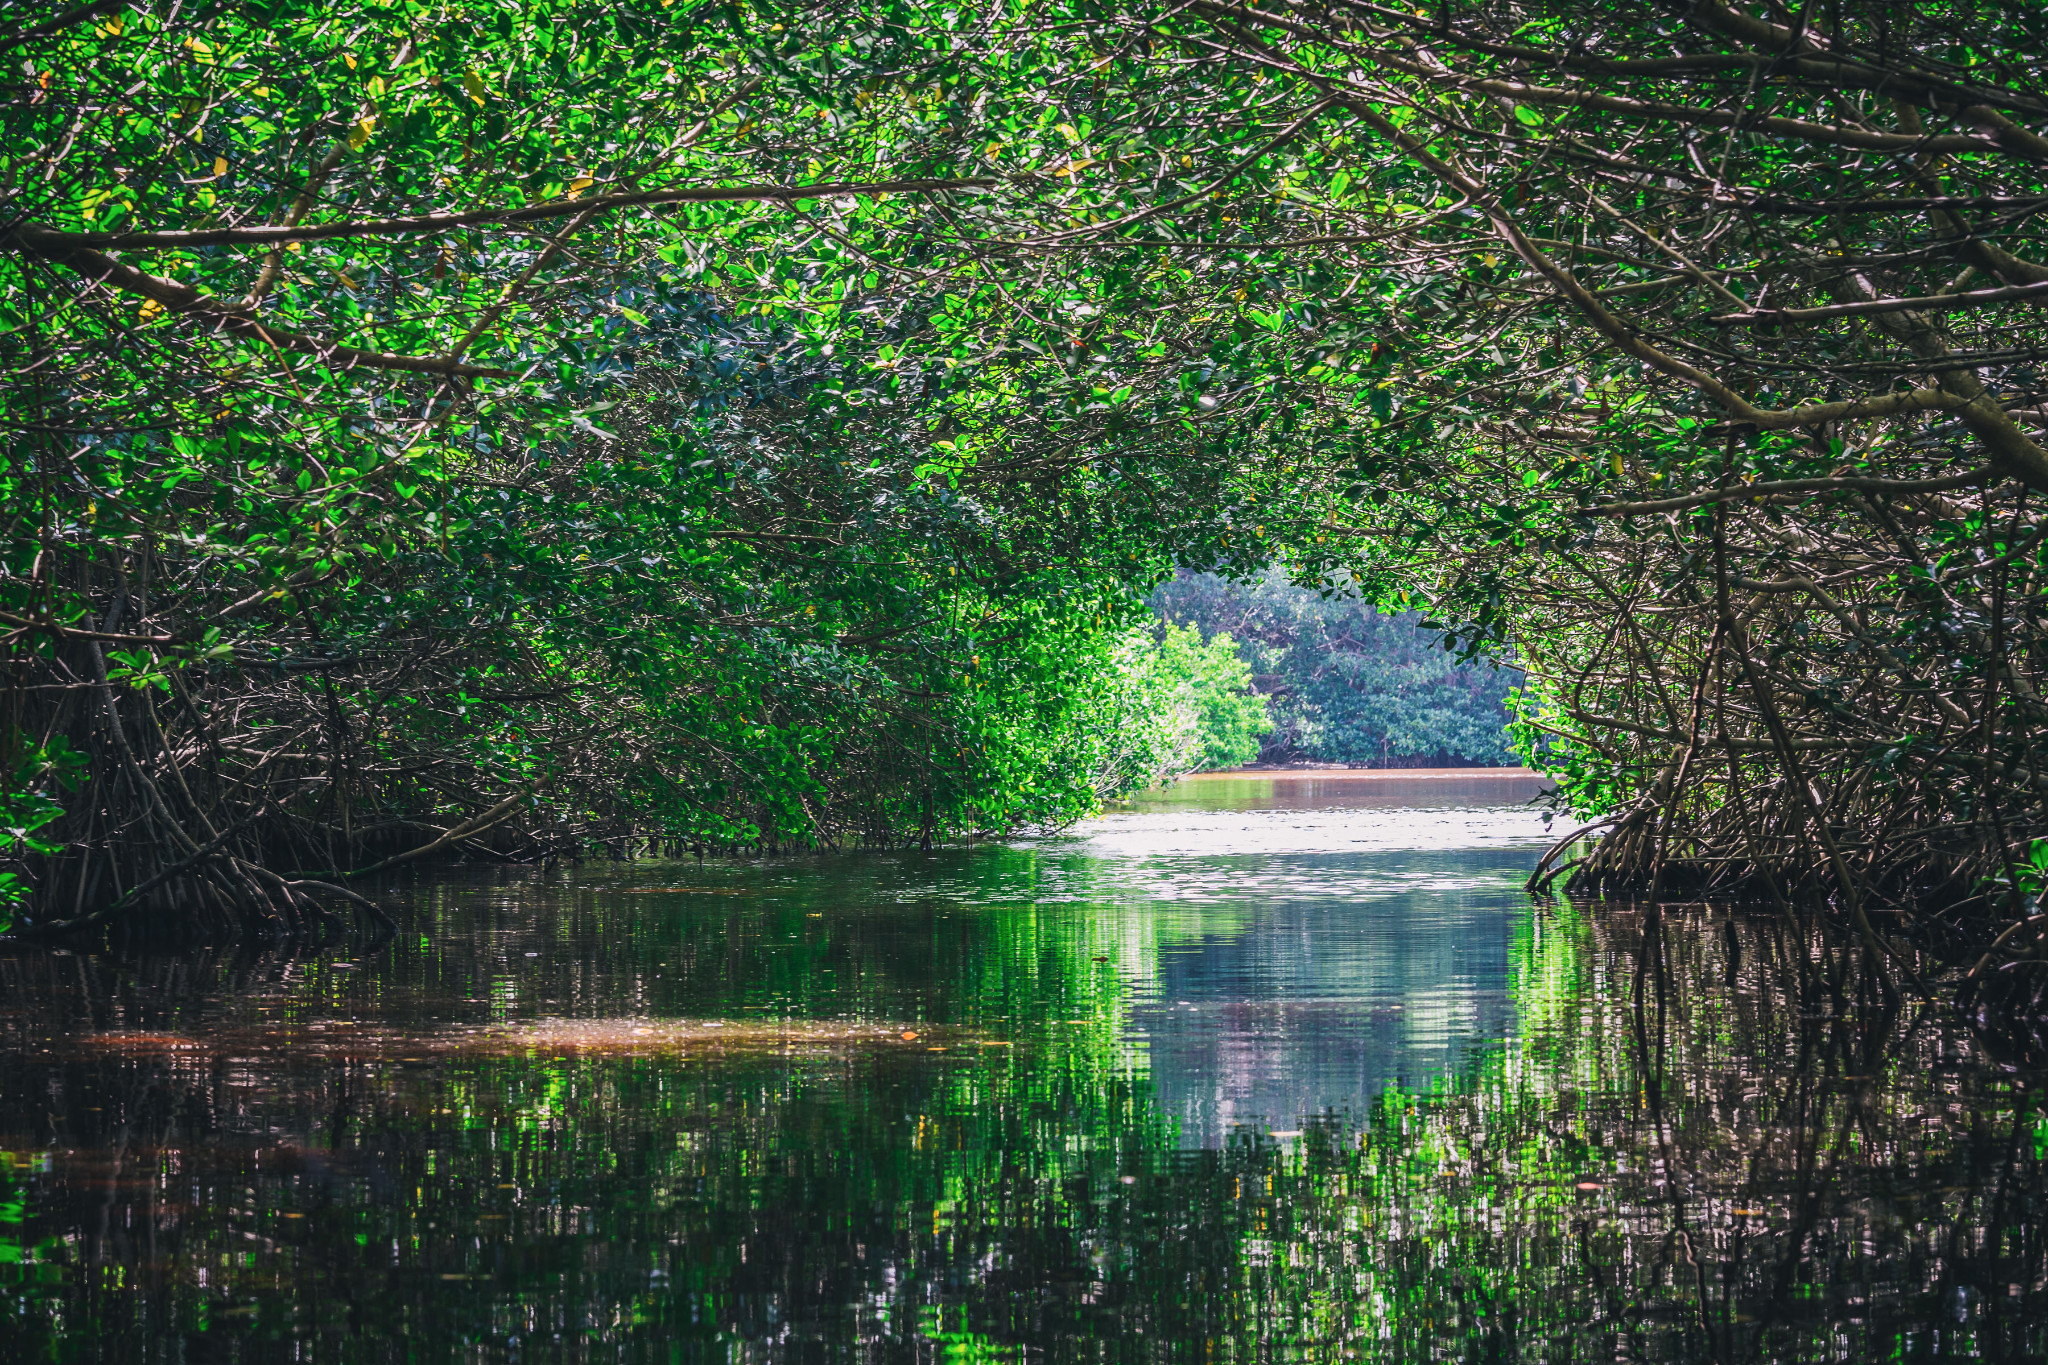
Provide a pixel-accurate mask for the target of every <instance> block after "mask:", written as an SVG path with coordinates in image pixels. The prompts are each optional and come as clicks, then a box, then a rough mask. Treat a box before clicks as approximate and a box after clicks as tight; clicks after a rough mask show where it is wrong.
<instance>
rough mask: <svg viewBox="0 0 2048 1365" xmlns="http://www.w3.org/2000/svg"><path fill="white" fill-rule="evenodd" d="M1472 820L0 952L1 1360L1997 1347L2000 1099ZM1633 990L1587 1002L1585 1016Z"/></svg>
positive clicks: (1510, 810)
mask: <svg viewBox="0 0 2048 1365" xmlns="http://www.w3.org/2000/svg"><path fill="white" fill-rule="evenodd" d="M1533 793H1534V784H1533V782H1531V781H1530V780H1529V779H1526V778H1511V777H1499V776H1487V775H1474V774H1462V775H1460V774H1451V775H1432V776H1387V775H1382V774H1373V775H1348V774H1330V775H1317V776H1314V777H1283V778H1277V779H1276V778H1263V777H1254V778H1198V779H1194V780H1191V781H1189V782H1186V783H1182V784H1180V785H1179V786H1177V787H1175V788H1173V789H1170V790H1168V791H1165V792H1161V793H1154V794H1150V795H1148V796H1147V797H1145V798H1143V799H1141V800H1138V801H1136V802H1133V803H1131V804H1129V805H1128V806H1126V807H1124V808H1121V809H1119V810H1116V811H1113V812H1111V813H1109V814H1107V815H1105V816H1103V817H1101V818H1099V819H1096V820H1092V821H1089V822H1087V823H1086V824H1084V825H1082V826H1080V827H1077V828H1075V829H1073V830H1069V831H1066V832H1064V833H1062V834H1058V835H1052V836H1047V837H1044V838H1037V839H1024V840H1018V841H1015V842H1013V843H1009V844H1006V845H991V846H983V847H975V848H966V849H952V850H945V851H941V852H936V853H932V854H890V855H849V856H843V857H833V858H791V859H782V860H771V861H766V862H760V863H753V864H741V865H718V864H707V865H703V866H699V865H697V864H694V863H683V864H645V863H643V864H637V865H631V866H619V865H605V864H598V865H590V866H585V867H580V868H572V869H566V870H555V871H548V872H540V871H512V872H507V871H488V872H475V873H471V874H467V875H457V876H449V877H442V878H438V879H435V880H432V881H423V882H421V883H419V884H417V885H414V886H411V887H408V888H404V889H403V890H401V891H400V892H399V893H397V894H396V896H395V897H394V899H393V902H392V903H393V904H394V906H402V908H403V910H404V919H405V922H406V924H407V930H406V932H405V933H404V934H402V935H401V936H400V938H399V939H398V940H397V941H395V942H393V943H391V944H389V945H387V946H385V947H384V948H382V949H381V950H380V951H378V952H375V953H363V954H361V955H351V954H350V953H349V952H347V951H335V952H327V953H323V954H318V955H313V956H300V957H296V958H291V957H282V956H259V957H254V958H237V957H234V956H232V955H219V954H190V955H184V956H158V957H132V956H131V957H120V958H116V957H102V956H93V955H86V954H66V953H49V952H27V951H23V950H15V952H14V954H13V955H12V956H6V957H0V1149H4V1150H0V1359H24V1360H27V1359H35V1360H58V1361H71V1360H76V1361H161V1362H202V1361H237V1362H256V1361H263V1362H268V1361H302V1362H324V1361H336V1362H353V1361H365V1362H386V1361H390V1362H397V1361H443V1360H462V1361H494V1362H495V1361H541V1360H549V1361H552V1360H569V1361H584V1360H588V1361H636V1362H637V1361H662V1362H669V1361H733V1362H785V1361H786V1362H798V1361H802V1362H812V1361H817V1362H825V1361H833V1362H838V1361H848V1362H851V1361H860V1362H883V1361H979V1360H998V1359H1000V1360H1020V1361H1022V1360H1030V1361H1182V1360H1185V1361H1230V1360H1235V1361H1261V1362H1264V1361H1295V1360H1300V1361H1348V1360H1373V1361H1388V1362H1413V1361H1423V1360H1460V1361H1462V1360H1515V1361H1538V1360H1542V1361H1550V1362H1562V1361H1579V1360H1587V1361H1590V1360H1601V1361H1614V1360H1659V1361H1693V1360H1710V1361H1728V1362H1733V1361H1755V1360H1761V1361H1779V1360H1787V1361H1790V1360H1830V1361H1859V1362H1860V1361H1869V1360H1878V1359H1887V1360H1889V1359H1898V1360H1936V1359H1943V1360H1945V1359H1951V1358H1954V1359H1963V1358H1969V1359H1994V1360H2037V1359H2040V1358H2042V1357H2043V1356H2044V1354H2048V1326H2044V1323H2048V1283H2044V1276H2048V1255H2044V1247H2048V1240H2044V1239H2048V1231H2044V1227H2043V1223H2044V1217H2043V1215H2044V1214H2048V1108H2044V1101H2043V1079H2044V1078H2043V1076H2042V1075H2041V1073H2040V1072H2039V1071H2038V1070H2036V1069H2035V1068H2036V1067H2038V1065H2039V1063H2038V1061H2035V1060H2030V1059H2029V1058H2027V1057H2025V1056H2020V1055H2007V1054H2005V1053H2002V1052H2001V1051H2000V1050H1999V1049H1998V1047H1997V1045H1996V1044H1995V1043H1994V1042H1992V1041H1990V1040H1987V1039H1986V1038H1983V1037H1980V1036H1979V1035H1978V1034H1976V1033H1975V1032H1973V1031H1972V1030H1971V1028H1970V1027H1969V1026H1968V1025H1967V1024H1965V1023H1964V1022H1963V1021H1961V1020H1960V1019H1958V1018H1957V1017H1956V1016H1955V1015H1954V1014H1953V1013H1952V1012H1949V1011H1945V1010H1942V1009H1940V1008H1936V1007H1932V1006H1930V1005H1928V1004H1927V1003H1925V1002H1920V1001H1913V1000H1908V1001H1906V1002H1904V1003H1903V1004H1900V1005H1896V1006H1894V1005H1889V1004H1887V1003H1886V1002H1885V1000H1884V999H1883V998H1882V997H1881V996H1878V995H1876V994H1873V993H1871V992H1870V991H1869V990H1867V989H1866V988H1865V987H1864V985H1863V984H1862V983H1861V982H1860V980H1859V978H1858V977H1857V975H1856V973H1855V970H1854V968H1853V963H1852V962H1851V961H1850V960H1849V959H1848V958H1846V957H1843V956H1837V957H1836V958H1835V959H1833V960H1832V961H1831V963H1830V964H1829V965H1827V966H1825V967H1819V968H1817V967H1815V966H1814V965H1813V964H1814V963H1816V962H1819V961H1820V958H1819V955H1818V948H1817V947H1816V945H1814V944H1812V943H1811V942H1809V941H1808V940H1807V939H1806V938H1805V936H1803V935H1802V934H1801V933H1800V932H1799V931H1798V930H1797V929H1795V928H1794V927H1793V926H1791V925H1790V924H1788V923H1787V922H1786V921H1784V920H1783V919H1782V918H1781V917H1779V916H1777V915H1775V914H1768V913H1762V912H1753V911H1751V912H1742V913H1735V914H1731V913H1730V912H1728V911H1727V910H1726V909H1723V908H1714V907H1698V906H1693V907H1685V906H1680V907H1671V908H1669V909H1668V910H1667V912H1666V915H1667V923H1668V925H1669V931H1668V937H1667V943H1666V947H1665V951H1664V954H1663V965H1662V968H1661V969H1660V970H1656V971H1644V972H1640V973H1639V971H1638V967H1639V954H1638V947H1639V943H1640V937H1641V930H1640V919H1639V915H1638V914H1637V912H1636V910H1635V909H1634V908H1633V907H1628V906H1611V905H1610V906H1600V905H1568V904H1554V905H1544V906H1537V905H1532V904H1531V903H1530V902H1529V901H1528V899H1527V898H1526V897H1525V896H1524V895H1523V894H1522V893H1521V890H1520V887H1521V883H1522V880H1523V878H1524V877H1525V876H1526V874H1527V871H1528V869H1529V867H1530V866H1531V865H1532V863H1533V861H1534V859H1535V857H1536V856H1537V853H1538V852H1539V850H1540V849H1541V847H1542V846H1543V844H1544V842H1545V827H1544V824H1543V821H1542V819H1541V818H1540V817H1539V816H1538V815H1537V814H1535V813H1534V812H1533V810H1532V808H1531V807H1530V806H1529V805H1528V804H1526V803H1527V801H1528V798H1529V797H1530V796H1532V795H1533ZM1638 1002H1640V1003H1638Z"/></svg>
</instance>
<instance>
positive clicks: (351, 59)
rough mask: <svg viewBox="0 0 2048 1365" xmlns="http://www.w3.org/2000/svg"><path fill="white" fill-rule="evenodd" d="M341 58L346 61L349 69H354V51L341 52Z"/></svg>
mask: <svg viewBox="0 0 2048 1365" xmlns="http://www.w3.org/2000/svg"><path fill="white" fill-rule="evenodd" d="M341 59H342V60H343V61H345V62H347V63H348V69H349V70H351V71H353V70H355V69H356V54H355V53H353V52H344V53H342V54H341Z"/></svg>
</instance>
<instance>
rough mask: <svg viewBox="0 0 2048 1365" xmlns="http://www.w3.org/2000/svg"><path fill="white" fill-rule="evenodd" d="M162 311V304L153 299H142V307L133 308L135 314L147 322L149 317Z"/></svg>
mask: <svg viewBox="0 0 2048 1365" xmlns="http://www.w3.org/2000/svg"><path fill="white" fill-rule="evenodd" d="M163 311H164V306H163V305H162V304H160V303H158V302H157V301H156V300H155V299H144V300H143V301H142V307H140V308H138V309H136V310H135V316H136V317H138V318H140V319H142V321H144V322H148V321H149V320H150V319H151V318H153V317H155V316H156V315H157V314H158V313H161V312H163Z"/></svg>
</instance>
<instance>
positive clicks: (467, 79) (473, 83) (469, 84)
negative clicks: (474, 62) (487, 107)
mask: <svg viewBox="0 0 2048 1365" xmlns="http://www.w3.org/2000/svg"><path fill="white" fill-rule="evenodd" d="M462 89H463V93H465V94H467V95H468V96H469V97H470V98H471V99H473V100H475V101H476V102H477V103H478V104H482V103H483V102H484V79H483V77H481V76H479V75H477V74H476V72H474V71H465V72H463V73H462Z"/></svg>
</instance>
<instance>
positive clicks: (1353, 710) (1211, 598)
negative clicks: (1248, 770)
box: [1150, 570, 1518, 768]
mask: <svg viewBox="0 0 2048 1365" xmlns="http://www.w3.org/2000/svg"><path fill="white" fill-rule="evenodd" d="M1150 600H1151V604H1152V609H1153V610H1154V611H1155V612H1157V613H1158V614H1159V615H1160V616H1162V617H1163V618H1165V619H1166V620H1168V621H1174V622H1181V623H1184V624H1186V625H1189V626H1191V627H1193V628H1196V629H1199V630H1200V631H1202V632H1204V633H1206V634H1209V635H1210V636H1211V638H1212V640H1213V639H1224V640H1232V641H1234V643H1235V644H1236V647H1237V650H1238V653H1239V655H1240V657H1242V658H1243V660H1244V661H1245V663H1246V664H1247V665H1249V667H1250V670H1251V672H1252V674H1253V675H1254V676H1255V678H1256V680H1257V684H1258V688H1259V691H1260V692H1261V693H1262V694H1264V695H1265V696H1266V697H1267V698H1269V699H1270V701H1269V704H1270V705H1271V707H1272V711H1273V725H1272V732H1271V733H1270V734H1268V735H1267V736H1266V739H1265V742H1264V744H1263V745H1262V746H1261V751H1260V756H1261V758H1263V759H1264V760H1265V761H1267V762H1272V763H1289V762H1296V761H1300V760H1304V759H1306V760H1309V761H1312V762H1318V763H1347V764H1354V765H1357V766H1360V767H1372V768H1383V767H1437V766H1444V765H1451V766H1464V765H1467V764H1471V765H1475V766H1480V767H1497V766H1504V765H1509V764H1513V763H1514V762H1515V761H1516V759H1515V756H1514V753H1513V751H1512V750H1511V749H1510V747H1509V744H1508V733H1507V725H1508V712H1507V706H1506V703H1507V697H1508V693H1509V691H1510V690H1511V689H1512V688H1513V687H1514V685H1515V684H1516V682H1517V681H1518V675H1517V674H1516V673H1515V671H1514V670H1513V669H1507V668H1500V667H1497V666H1492V665H1489V664H1486V663H1469V662H1468V663H1460V662H1459V661H1458V660H1456V659H1455V658H1453V657H1452V656H1451V655H1450V654H1449V653H1448V652H1446V651H1445V650H1444V649H1443V648H1442V647H1441V646H1442V640H1443V634H1442V632H1441V631H1437V630H1431V629H1428V628H1426V627H1424V626H1423V625H1422V624H1421V623H1420V622H1419V621H1418V620H1417V618H1416V614H1415V613H1412V612H1409V613H1388V612H1381V611H1376V610H1374V609H1373V607H1372V606H1370V605H1369V604H1367V603H1366V602H1363V601H1361V600H1360V599H1359V598H1358V597H1357V595H1356V594H1355V593H1352V592H1351V591H1349V590H1348V588H1326V589H1313V588H1306V587H1302V586H1300V585H1299V584H1295V583H1290V582H1289V581H1288V580H1287V578H1286V576H1285V575H1284V574H1281V573H1279V572H1277V571H1269V572H1268V573H1267V574H1266V576H1265V577H1263V578H1261V579H1259V580H1257V581H1256V582H1254V583H1249V584H1244V583H1233V582H1231V581H1230V580H1228V579H1225V578H1220V577H1218V576H1217V575H1215V574H1208V573H1195V572H1190V571H1187V570H1182V571H1181V572H1180V573H1177V574H1176V575H1174V577H1173V578H1172V579H1170V580H1168V581H1167V582H1165V583H1162V584H1161V585H1160V586H1159V587H1158V588H1156V589H1154V590H1153V593H1152V596H1151V599H1150Z"/></svg>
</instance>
